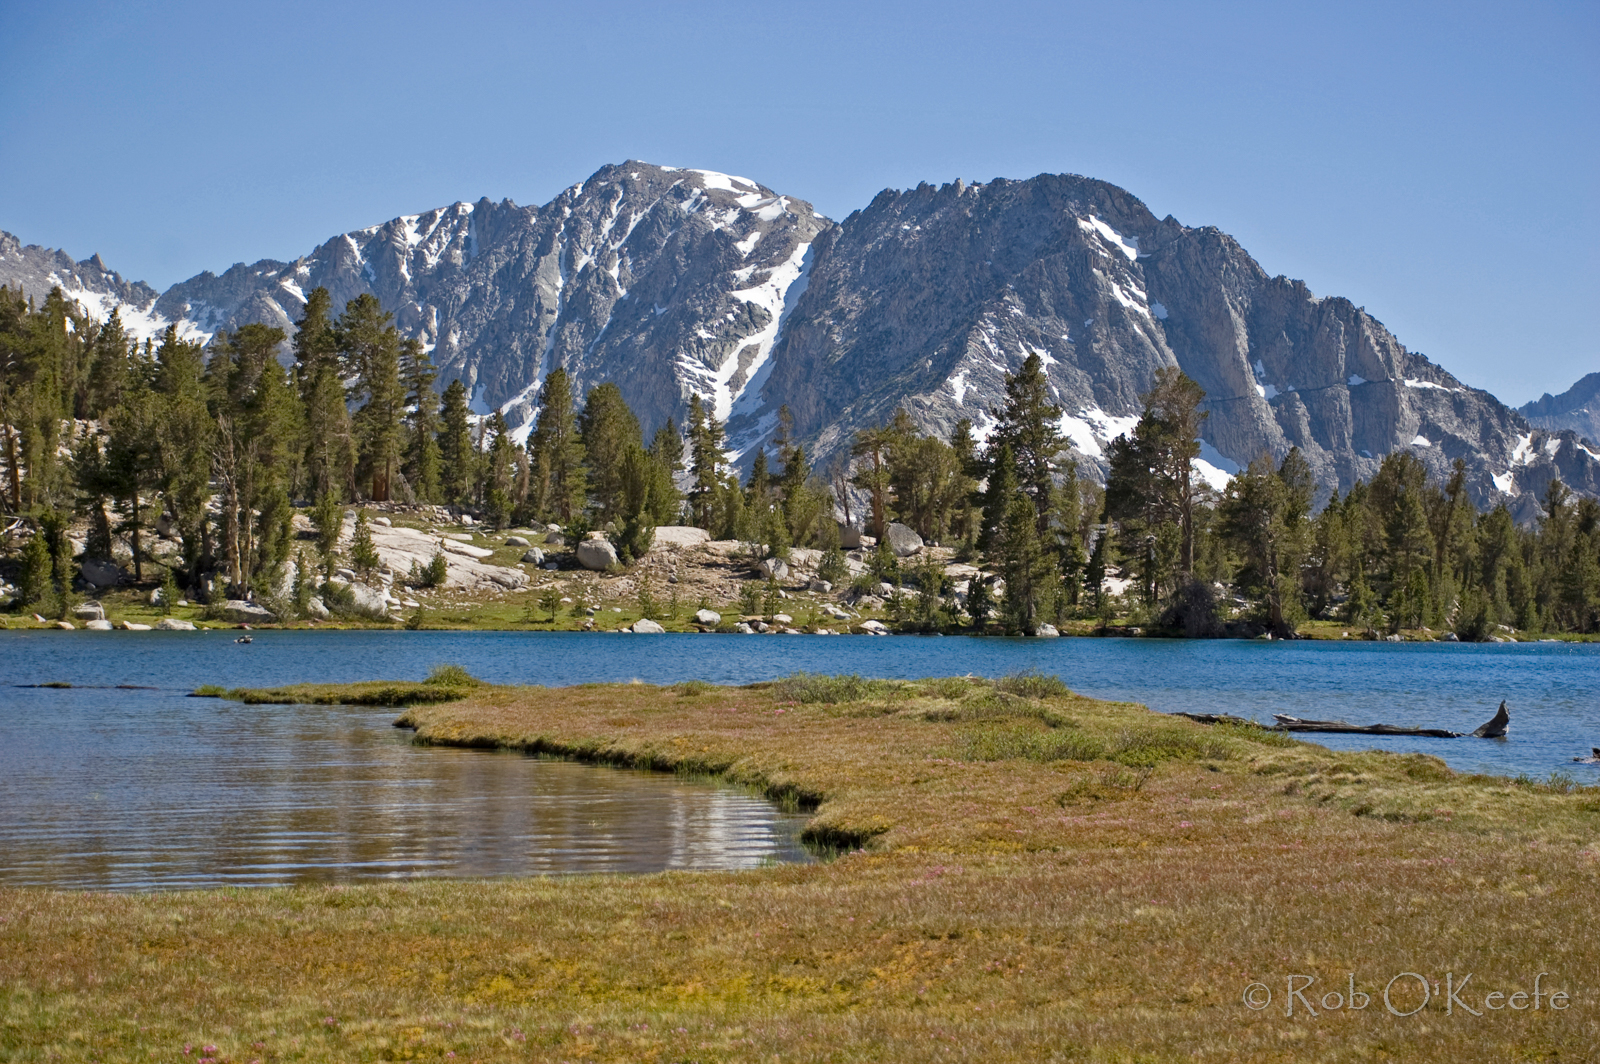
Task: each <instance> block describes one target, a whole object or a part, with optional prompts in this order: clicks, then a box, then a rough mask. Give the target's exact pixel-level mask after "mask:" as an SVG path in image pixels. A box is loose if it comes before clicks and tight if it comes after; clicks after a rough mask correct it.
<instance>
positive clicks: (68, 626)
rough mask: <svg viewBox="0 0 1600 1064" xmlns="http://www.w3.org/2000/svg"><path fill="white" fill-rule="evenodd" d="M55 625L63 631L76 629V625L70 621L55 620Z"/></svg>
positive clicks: (74, 630)
mask: <svg viewBox="0 0 1600 1064" xmlns="http://www.w3.org/2000/svg"><path fill="white" fill-rule="evenodd" d="M56 627H57V628H59V629H61V630H62V631H63V632H76V631H77V630H78V626H77V625H75V624H73V623H72V622H71V621H57V622H56Z"/></svg>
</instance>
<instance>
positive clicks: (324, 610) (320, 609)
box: [306, 595, 333, 621]
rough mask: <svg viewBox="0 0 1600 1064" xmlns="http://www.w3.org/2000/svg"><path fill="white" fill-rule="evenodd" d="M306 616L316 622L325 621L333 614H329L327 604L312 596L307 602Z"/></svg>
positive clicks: (318, 597) (316, 596)
mask: <svg viewBox="0 0 1600 1064" xmlns="http://www.w3.org/2000/svg"><path fill="white" fill-rule="evenodd" d="M306 616H307V617H310V618H312V619H314V620H318V621H325V620H327V619H328V618H329V617H332V616H333V614H331V613H329V612H328V607H327V604H326V603H324V602H323V601H322V598H321V597H320V596H318V595H312V596H311V598H310V599H309V600H307V602H306Z"/></svg>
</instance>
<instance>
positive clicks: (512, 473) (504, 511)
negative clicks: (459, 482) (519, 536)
mask: <svg viewBox="0 0 1600 1064" xmlns="http://www.w3.org/2000/svg"><path fill="white" fill-rule="evenodd" d="M487 434H488V436H489V437H490V441H489V451H488V454H487V456H486V457H487V461H486V462H485V463H484V482H483V503H484V507H485V509H487V510H488V516H489V521H490V522H491V523H492V524H493V525H494V526H495V527H496V528H504V527H505V526H506V525H507V523H509V522H510V520H511V511H512V509H513V507H514V505H515V500H513V498H512V489H513V487H514V486H515V484H514V481H515V477H516V472H517V459H516V445H515V444H514V443H513V442H512V440H511V427H510V426H509V425H507V424H506V419H505V415H503V414H501V413H500V411H498V410H496V411H495V412H494V415H493V416H492V417H490V418H489V424H488V429H487Z"/></svg>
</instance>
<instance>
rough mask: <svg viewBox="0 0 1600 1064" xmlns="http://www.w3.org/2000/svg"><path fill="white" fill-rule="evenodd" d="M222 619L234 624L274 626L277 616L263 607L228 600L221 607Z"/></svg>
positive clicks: (239, 600)
mask: <svg viewBox="0 0 1600 1064" xmlns="http://www.w3.org/2000/svg"><path fill="white" fill-rule="evenodd" d="M222 618H223V620H226V621H232V622H233V623H234V624H276V623H277V621H278V615H277V614H275V613H273V612H272V611H271V610H269V609H267V608H266V607H265V606H258V605H256V604H255V603H254V602H246V601H245V600H244V599H229V600H228V601H227V602H225V603H223V605H222Z"/></svg>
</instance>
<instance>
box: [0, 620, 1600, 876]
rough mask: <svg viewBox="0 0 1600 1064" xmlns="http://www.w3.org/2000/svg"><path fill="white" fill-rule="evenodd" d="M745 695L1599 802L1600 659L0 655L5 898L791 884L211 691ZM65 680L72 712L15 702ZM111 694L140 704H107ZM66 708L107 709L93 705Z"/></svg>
mask: <svg viewBox="0 0 1600 1064" xmlns="http://www.w3.org/2000/svg"><path fill="white" fill-rule="evenodd" d="M442 662H451V663H455V664H459V665H462V666H465V667H466V668H467V669H468V670H469V671H471V672H472V673H473V674H474V675H477V676H480V677H482V678H484V679H486V680H490V681H492V682H496V683H524V684H526V683H534V684H546V685H561V684H570V683H580V682H588V681H604V680H630V679H640V680H644V681H646V682H650V683H673V682H677V681H680V680H685V679H704V680H710V681H712V682H716V683H748V682H751V681H755V680H763V679H772V678H774V677H778V676H784V675H787V674H789V673H792V672H795V671H797V670H803V671H807V672H827V673H836V672H844V673H860V674H862V675H868V676H889V677H920V676H934V675H949V674H955V673H975V674H977V675H982V676H1001V675H1005V674H1007V673H1013V672H1017V671H1020V670H1025V669H1036V670H1039V671H1041V672H1045V673H1052V674H1056V675H1059V676H1061V677H1062V679H1064V680H1065V681H1066V682H1067V683H1068V684H1069V685H1070V686H1071V687H1072V688H1074V689H1075V690H1077V691H1080V692H1082V693H1084V694H1088V695H1094V696H1097V697H1102V698H1116V699H1126V700H1133V701H1139V702H1143V703H1145V704H1147V705H1149V706H1150V707H1151V708H1153V709H1157V710H1162V711H1167V712H1173V711H1178V710H1185V711H1192V712H1225V713H1234V714H1239V715H1241V716H1247V717H1255V718H1257V719H1261V720H1267V721H1270V719H1271V714H1272V713H1274V712H1287V713H1292V714H1295V715H1297V716H1305V717H1319V718H1343V719H1346V720H1350V721H1352V722H1356V723H1372V722H1377V721H1384V722H1388V723H1397V724H1410V725H1416V726H1423V727H1439V728H1449V729H1452V730H1455V731H1470V730H1471V729H1472V728H1474V727H1476V726H1477V725H1478V724H1481V723H1482V722H1483V721H1485V720H1487V719H1488V718H1489V717H1490V716H1491V715H1492V714H1493V712H1494V709H1495V706H1496V705H1498V703H1499V701H1500V700H1501V699H1502V698H1503V699H1506V700H1507V701H1509V702H1510V704H1511V710H1512V725H1511V736H1510V738H1509V739H1507V740H1503V741H1500V740H1482V739H1466V738H1464V739H1417V738H1380V737H1374V736H1322V737H1318V741H1320V742H1323V743H1325V744H1326V745H1329V746H1334V747H1338V748H1355V749H1366V748H1370V747H1378V748H1382V749H1389V750H1417V751H1422V752H1424V753H1429V754H1434V755H1436V756H1439V757H1442V758H1444V759H1445V760H1446V761H1448V762H1449V763H1450V764H1451V765H1452V766H1454V767H1456V768H1458V769H1464V770H1468V771H1488V772H1492V773H1499V774H1510V775H1515V774H1518V773H1526V774H1528V775H1532V776H1537V777H1544V776H1547V775H1549V774H1550V773H1551V772H1552V771H1565V772H1569V773H1571V774H1572V775H1573V776H1575V777H1577V778H1578V779H1579V780H1580V781H1581V782H1584V783H1596V782H1600V769H1597V768H1596V767H1594V766H1585V765H1576V764H1573V763H1572V762H1571V758H1572V757H1573V756H1575V755H1579V754H1586V753H1588V751H1589V748H1590V747H1591V746H1597V745H1600V646H1593V645H1568V644H1554V643H1533V644H1527V643H1524V644H1491V645H1464V644H1442V643H1440V644H1388V643H1355V644H1338V643H1311V642H1302V643H1254V642H1234V641H1215V642H1203V641H1196V642H1188V641H1181V640H1125V639H1060V640H1020V639H1018V640H1009V639H993V638H990V639H970V638H918V637H891V638H869V637H854V636H833V637H798V636H771V637H760V636H748V637H738V636H693V635H666V636H632V635H601V634H582V633H521V632H271V631H267V632H257V633H255V642H254V643H253V644H251V645H249V646H239V645H236V644H234V643H233V640H232V635H231V634H230V633H224V632H216V633H207V632H198V633H194V632H170V633H169V632H77V633H69V632H46V631H28V632H0V808H3V809H4V810H5V816H4V817H3V818H0V883H5V884H9V885H23V884H29V885H50V886H66V887H95V888H113V889H148V888H173V887H183V886H201V885H207V886H209V885H216V884H221V883H238V884H270V883H287V882H302V881H315V880H328V881H335V880H337V881H348V880H354V879H364V878H374V877H396V876H415V875H447V876H481V875H502V874H530V873H540V872H573V871H650V870H658V869H664V868H737V867H747V866H749V865H753V864H758V863H760V862H762V861H765V860H772V859H779V860H788V859H803V857H804V853H803V851H802V850H801V849H800V847H799V846H798V845H797V843H796V842H795V835H796V833H797V832H798V829H799V827H800V825H801V824H802V823H803V821H804V818H803V817H797V816H789V815H785V814H782V813H780V812H778V811H777V810H776V809H774V808H773V807H772V806H771V805H769V804H768V803H766V802H763V801H761V800H759V799H757V798H755V797H752V796H750V795H747V794H743V793H739V792H734V791H728V790H724V789H719V788H715V787H710V786H705V785H700V784H692V783H685V782H683V781H679V780H676V779H673V778H671V777H664V776H660V775H655V774H647V773H633V772H623V771H618V770H615V769H605V768H593V767H588V766H580V765H569V764H562V763H558V762H548V761H539V760H535V759H530V758H526V757H521V756H518V755H512V754H496V753H490V752H485V751H473V750H449V749H439V748H419V747H413V746H411V745H410V744H409V733H406V732H401V731H397V730H396V729H394V728H392V727H391V726H390V722H391V721H392V719H393V717H394V713H393V712H392V711H388V710H380V711H374V710H370V709H360V708H351V707H304V706H299V707H259V706H253V707H243V706H237V705H235V704H232V703H223V702H217V701H213V700H210V699H189V698H184V697H183V694H184V693H185V692H187V691H189V690H191V689H193V688H195V687H197V686H199V685H200V684H203V683H218V684H222V685H224V686H229V687H233V686H256V685H265V684H279V683H289V682H296V681H330V682H341V681H352V680H363V679H376V678H393V679H407V678H411V679H415V678H421V677H422V676H424V675H426V673H427V672H428V670H429V669H430V668H432V667H433V666H434V665H435V664H439V663H442ZM54 681H64V682H69V683H73V684H76V685H80V688H76V689H73V690H49V689H45V690H40V689H24V688H19V687H16V686H15V685H18V684H30V683H45V682H54ZM117 684H129V685H140V686H146V687H153V688H157V690H115V689H113V688H114V685H117ZM83 685H104V686H102V687H99V688H90V689H84V686H83Z"/></svg>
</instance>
